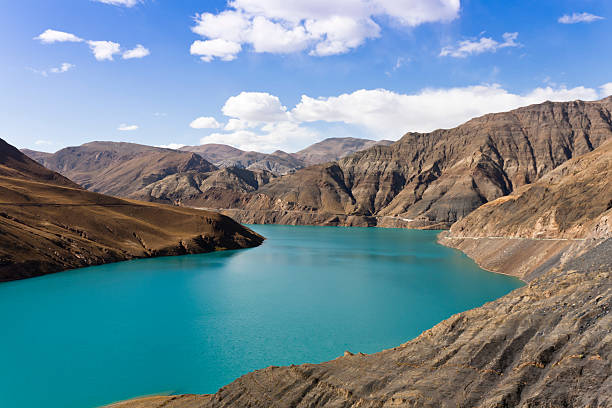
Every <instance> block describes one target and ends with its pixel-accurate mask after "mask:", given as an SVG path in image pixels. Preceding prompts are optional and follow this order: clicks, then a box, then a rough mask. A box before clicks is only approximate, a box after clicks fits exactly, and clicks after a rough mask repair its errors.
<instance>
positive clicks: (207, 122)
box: [189, 116, 221, 129]
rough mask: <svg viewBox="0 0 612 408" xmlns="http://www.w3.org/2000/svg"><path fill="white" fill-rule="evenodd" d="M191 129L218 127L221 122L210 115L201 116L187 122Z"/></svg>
mask: <svg viewBox="0 0 612 408" xmlns="http://www.w3.org/2000/svg"><path fill="white" fill-rule="evenodd" d="M189 126H190V127H192V128H193V129H219V128H220V127H221V124H220V123H219V122H217V119H215V118H213V117H211V116H201V117H199V118H197V119H195V120H194V121H193V122H191V123H190V124H189Z"/></svg>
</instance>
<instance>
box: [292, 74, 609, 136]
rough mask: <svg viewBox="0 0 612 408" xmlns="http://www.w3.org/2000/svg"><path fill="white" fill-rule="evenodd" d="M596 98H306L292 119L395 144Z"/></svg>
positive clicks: (589, 94)
mask: <svg viewBox="0 0 612 408" xmlns="http://www.w3.org/2000/svg"><path fill="white" fill-rule="evenodd" d="M598 97H599V94H598V92H597V91H596V90H594V89H590V88H584V87H576V88H572V89H566V88H558V89H553V88H551V87H547V88H537V89H534V90H533V91H531V92H529V93H527V94H524V95H520V94H514V93H511V92H508V91H507V90H505V89H503V88H502V87H501V86H499V85H477V86H470V87H463V88H449V89H425V90H423V91H421V92H419V93H415V94H399V93H395V92H392V91H388V90H385V89H374V90H365V89H362V90H359V91H355V92H353V93H350V94H343V95H339V96H333V97H328V98H316V99H315V98H311V97H309V96H306V95H304V96H302V100H301V102H300V103H299V104H298V105H297V106H296V107H295V108H294V109H293V110H292V112H291V113H292V117H293V118H294V119H295V120H297V121H300V122H316V121H324V122H343V123H346V124H353V125H358V126H362V127H364V128H366V129H368V130H369V131H370V133H371V134H372V135H373V136H374V137H376V138H389V137H391V138H397V137H398V136H400V135H401V134H403V133H404V132H407V131H417V132H429V131H432V130H435V129H439V128H451V127H454V126H457V125H459V124H461V123H463V122H465V121H467V120H469V119H471V118H474V117H477V116H481V115H484V114H486V113H491V112H503V111H507V110H511V109H514V108H518V107H520V106H525V105H529V104H534V103H540V102H544V101H546V100H551V101H567V100H573V99H584V100H594V99H597V98H598Z"/></svg>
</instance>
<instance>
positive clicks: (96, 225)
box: [0, 140, 263, 281]
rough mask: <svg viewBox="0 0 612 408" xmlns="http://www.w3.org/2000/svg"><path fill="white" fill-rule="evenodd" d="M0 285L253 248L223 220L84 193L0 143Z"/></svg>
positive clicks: (247, 235)
mask: <svg viewBox="0 0 612 408" xmlns="http://www.w3.org/2000/svg"><path fill="white" fill-rule="evenodd" d="M0 234H1V237H2V239H1V240H0V281H9V280H15V279H23V278H29V277H33V276H38V275H43V274H46V273H52V272H59V271H62V270H65V269H72V268H80V267H84V266H90V265H97V264H102V263H108V262H116V261H124V260H128V259H134V258H144V257H151V256H162V255H182V254H189V253H202V252H210V251H215V250H222V249H238V248H247V247H252V246H257V245H259V244H260V243H261V242H262V241H263V238H262V237H260V236H259V235H257V234H255V233H254V232H252V231H251V230H249V229H247V228H245V227H243V226H241V225H240V224H238V223H236V222H234V221H233V220H231V219H230V218H228V217H225V216H222V215H219V214H216V213H212V212H207V211H199V210H193V209H188V208H179V207H170V206H165V205H159V204H150V203H143V202H136V201H131V200H123V199H118V198H115V197H110V196H105V195H101V194H97V193H93V192H90V191H86V190H84V189H82V188H81V187H79V186H78V185H76V184H75V183H73V182H71V181H70V180H68V179H66V178H64V177H63V176H61V175H59V174H57V173H55V172H53V171H50V170H47V169H46V168H44V167H42V166H41V165H40V164H38V163H36V162H35V161H33V160H31V159H29V158H28V157H26V156H25V155H24V154H23V153H21V152H19V151H18V150H17V149H15V148H14V147H12V146H10V145H9V144H7V143H5V142H4V141H3V140H0Z"/></svg>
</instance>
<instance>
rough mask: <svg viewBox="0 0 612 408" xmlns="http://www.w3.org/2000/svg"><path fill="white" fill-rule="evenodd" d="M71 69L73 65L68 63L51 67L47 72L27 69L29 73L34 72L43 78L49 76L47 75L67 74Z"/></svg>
mask: <svg viewBox="0 0 612 408" xmlns="http://www.w3.org/2000/svg"><path fill="white" fill-rule="evenodd" d="M72 68H74V65H73V64H71V63H69V62H64V63H62V65H60V66H59V67H52V68H49V69H48V70H42V71H41V70H37V69H34V68H28V69H29V70H30V71H32V72H34V73H35V74H40V75H42V76H44V77H47V76H49V74H62V73H64V72H68V71H70V70H71V69H72Z"/></svg>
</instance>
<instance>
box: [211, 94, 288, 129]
mask: <svg viewBox="0 0 612 408" xmlns="http://www.w3.org/2000/svg"><path fill="white" fill-rule="evenodd" d="M221 110H222V111H223V114H224V115H225V116H229V117H230V118H236V119H239V120H240V121H241V122H240V123H242V124H244V123H248V122H252V123H260V122H278V121H283V120H287V119H288V118H289V117H288V114H287V108H286V107H285V106H283V105H282V104H281V102H280V99H279V98H278V96H274V95H270V94H269V93H265V92H241V93H240V94H239V95H237V96H232V97H230V98H229V99H228V100H227V101H226V102H225V105H223V108H222V109H221ZM233 123H237V122H233Z"/></svg>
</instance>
